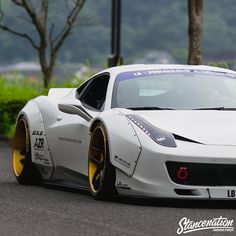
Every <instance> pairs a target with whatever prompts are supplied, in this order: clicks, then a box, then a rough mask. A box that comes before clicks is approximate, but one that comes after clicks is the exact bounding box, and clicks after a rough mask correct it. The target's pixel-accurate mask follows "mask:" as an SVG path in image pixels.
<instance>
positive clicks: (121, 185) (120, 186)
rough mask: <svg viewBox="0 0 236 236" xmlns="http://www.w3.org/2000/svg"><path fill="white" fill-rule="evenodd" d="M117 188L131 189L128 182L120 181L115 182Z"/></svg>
mask: <svg viewBox="0 0 236 236" xmlns="http://www.w3.org/2000/svg"><path fill="white" fill-rule="evenodd" d="M117 188H122V189H125V190H131V187H130V186H129V185H128V184H124V183H122V182H120V181H119V182H118V183H117Z"/></svg>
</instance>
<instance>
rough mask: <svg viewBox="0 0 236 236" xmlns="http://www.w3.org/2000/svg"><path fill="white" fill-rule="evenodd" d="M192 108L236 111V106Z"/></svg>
mask: <svg viewBox="0 0 236 236" xmlns="http://www.w3.org/2000/svg"><path fill="white" fill-rule="evenodd" d="M192 110H215V111H236V108H235V107H202V108H196V109H192Z"/></svg>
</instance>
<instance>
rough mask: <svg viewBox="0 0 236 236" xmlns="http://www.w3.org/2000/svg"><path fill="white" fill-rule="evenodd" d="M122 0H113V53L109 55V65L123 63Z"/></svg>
mask: <svg viewBox="0 0 236 236" xmlns="http://www.w3.org/2000/svg"><path fill="white" fill-rule="evenodd" d="M121 1H122V0H112V9H111V14H112V16H111V18H112V19H111V54H110V55H109V57H108V66H109V67H112V66H117V65H120V64H122V57H121V56H120V38H121V37H120V35H121V33H120V32H121Z"/></svg>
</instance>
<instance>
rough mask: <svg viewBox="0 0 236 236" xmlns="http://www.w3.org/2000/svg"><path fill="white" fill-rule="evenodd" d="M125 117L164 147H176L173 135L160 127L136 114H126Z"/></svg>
mask: <svg viewBox="0 0 236 236" xmlns="http://www.w3.org/2000/svg"><path fill="white" fill-rule="evenodd" d="M127 117H128V118H129V119H130V120H131V121H132V122H133V123H134V124H135V125H137V126H138V127H139V128H140V129H141V130H143V132H145V133H146V134H147V135H148V136H149V137H150V138H151V139H152V140H153V141H154V142H156V143H158V144H160V145H162V146H165V147H177V145H176V143H175V139H174V136H173V135H172V134H171V133H169V132H167V131H165V130H162V129H159V128H157V127H155V126H153V125H151V124H150V123H148V122H147V121H146V120H144V119H142V118H141V117H140V116H138V115H133V114H131V115H127Z"/></svg>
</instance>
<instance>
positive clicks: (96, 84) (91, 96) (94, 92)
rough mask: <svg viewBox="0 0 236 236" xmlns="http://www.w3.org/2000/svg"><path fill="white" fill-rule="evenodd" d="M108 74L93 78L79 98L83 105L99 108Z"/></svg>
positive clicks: (103, 98) (101, 104) (103, 96)
mask: <svg viewBox="0 0 236 236" xmlns="http://www.w3.org/2000/svg"><path fill="white" fill-rule="evenodd" d="M108 82H109V75H107V74H106V75H100V76H98V77H96V78H94V79H93V81H92V82H91V83H90V85H89V86H88V88H87V89H86V91H85V92H84V93H83V94H82V96H81V98H80V100H81V102H82V103H84V104H85V105H89V106H90V107H92V108H94V109H97V110H101V108H102V106H103V103H104V101H105V98H106V92H107V85H108Z"/></svg>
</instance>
